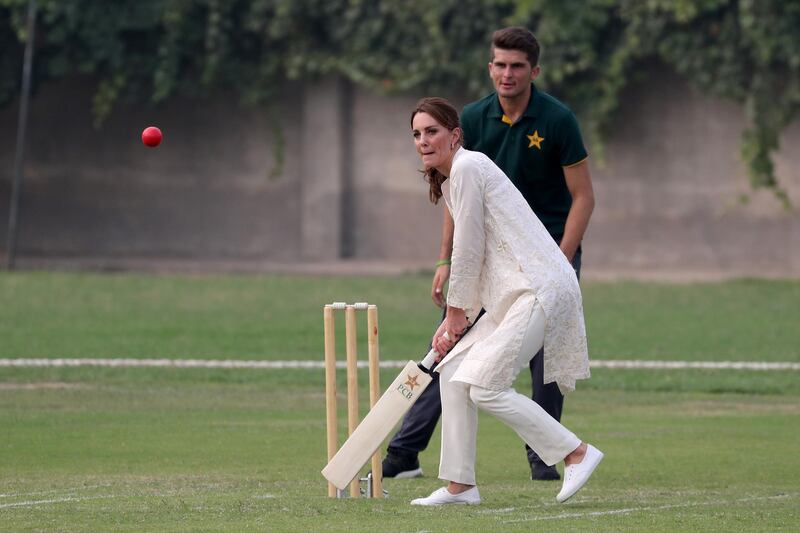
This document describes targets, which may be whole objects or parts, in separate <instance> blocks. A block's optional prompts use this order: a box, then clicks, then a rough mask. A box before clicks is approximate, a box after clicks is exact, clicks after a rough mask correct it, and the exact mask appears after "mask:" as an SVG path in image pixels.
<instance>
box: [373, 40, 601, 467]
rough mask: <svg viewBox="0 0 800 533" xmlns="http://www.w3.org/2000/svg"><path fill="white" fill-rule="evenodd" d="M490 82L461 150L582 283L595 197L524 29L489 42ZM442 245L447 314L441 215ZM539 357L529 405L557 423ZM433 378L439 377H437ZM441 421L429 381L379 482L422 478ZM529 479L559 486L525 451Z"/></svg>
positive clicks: (437, 292) (578, 146) (447, 222)
mask: <svg viewBox="0 0 800 533" xmlns="http://www.w3.org/2000/svg"><path fill="white" fill-rule="evenodd" d="M491 52H492V56H491V57H492V60H491V62H490V63H489V77H490V78H491V80H492V83H493V85H494V88H495V92H493V93H492V94H490V95H488V96H486V97H484V98H482V99H480V100H477V101H475V102H472V103H470V104H468V105H467V106H465V107H464V111H463V112H462V115H461V127H462V129H463V132H464V147H465V148H467V149H468V150H476V151H480V152H483V153H485V154H486V155H488V156H489V157H490V158H491V159H492V160H493V161H494V162H495V163H496V164H497V165H498V166H499V167H500V168H501V169H502V170H503V171H504V172H505V173H506V174H507V175H508V177H509V178H510V179H511V181H512V182H513V183H514V185H515V186H516V187H517V188H518V189H519V190H520V192H522V195H523V196H524V197H525V199H526V200H527V202H528V204H530V206H531V208H532V209H533V211H534V213H536V215H537V216H538V217H539V219H540V220H541V221H542V223H543V224H544V225H545V227H546V228H547V231H548V232H549V233H550V235H551V236H552V237H553V239H555V241H556V242H557V243H558V244H559V247H560V248H561V251H562V252H563V253H564V255H565V256H566V257H567V260H569V261H570V262H571V263H572V266H573V267H574V268H575V272H576V274H577V275H578V276H580V267H581V246H580V245H581V240H582V239H583V235H584V233H585V232H586V228H587V226H588V225H589V218H590V217H591V214H592V210H593V209H594V192H593V189H592V181H591V176H590V173H589V165H588V163H587V158H588V155H587V153H586V149H585V147H584V145H583V140H582V138H581V133H580V129H579V127H578V123H577V120H576V119H575V116H574V115H573V114H572V112H571V111H570V110H569V109H568V108H567V107H566V106H565V105H564V104H562V103H561V102H559V101H558V100H556V99H555V98H553V97H552V96H550V95H548V94H546V93H543V92H541V91H539V90H538V89H537V88H536V86H535V85H534V83H533V82H534V80H535V79H536V78H537V77H538V76H539V74H540V73H541V67H540V66H539V43H538V42H537V40H536V38H535V37H534V35H533V34H532V33H531V32H530V31H529V30H527V29H526V28H520V27H512V28H504V29H502V30H498V31H496V32H495V33H494V35H492V47H491ZM443 210H444V221H443V229H442V241H441V247H440V252H439V261H438V262H437V264H436V265H437V269H436V274H435V275H434V278H433V286H432V288H431V297H432V298H433V301H434V302H435V303H436V305H438V306H439V307H442V308H445V307H446V306H445V300H444V295H443V292H442V290H443V287H444V284H445V283H446V282H447V280H448V278H449V276H450V267H449V259H450V255H451V253H452V248H453V219H452V218H451V217H450V213H449V212H448V210H447V208H446V207H445V208H444V209H443ZM543 369H544V355H543V351H539V353H537V354H536V356H535V357H533V359H532V360H531V363H530V370H531V379H532V382H533V396H532V398H533V400H534V401H535V402H536V403H538V404H539V405H540V406H541V407H542V408H543V409H544V410H545V411H547V413H548V414H549V415H550V416H552V417H553V418H555V419H556V420H558V421H561V411H562V407H563V403H564V396H563V395H562V394H561V392H560V391H559V389H558V386H557V385H556V384H555V383H548V384H545V383H543V381H544V380H543ZM435 375H436V376H438V374H435ZM440 415H441V401H440V398H439V382H438V379H437V380H434V381H433V382H432V383H431V384H430V385H429V386H428V388H427V389H426V390H425V392H424V393H423V394H422V396H420V398H419V399H418V400H417V402H416V403H415V404H414V406H413V407H412V409H411V410H410V411H409V412H408V414H407V415H406V417H405V419H404V420H403V424H402V426H401V428H400V430H399V431H398V433H397V434H396V435H395V436H394V437H393V438H392V440H391V442H390V443H389V449H388V454H387V456H386V458H385V459H384V461H383V475H384V477H396V478H404V477H416V476H419V475H421V474H422V470H421V469H420V468H419V460H418V457H417V455H418V453H419V452H421V451H422V450H424V449H425V448H426V447H427V445H428V442H429V441H430V438H431V436H432V435H433V431H434V429H435V427H436V423H437V422H438V420H439V416H440ZM526 449H527V453H528V462H529V463H530V467H531V479H537V480H557V479H560V476H559V474H558V471H557V470H556V468H555V467H554V466H547V465H546V464H544V462H542V461H541V459H539V457H538V456H537V455H536V453H534V451H533V450H531V449H530V448H529V447H527V446H526Z"/></svg>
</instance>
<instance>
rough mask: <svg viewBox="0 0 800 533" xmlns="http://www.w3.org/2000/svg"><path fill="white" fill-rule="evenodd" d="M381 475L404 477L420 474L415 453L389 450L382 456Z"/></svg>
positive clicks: (396, 477) (418, 475)
mask: <svg viewBox="0 0 800 533" xmlns="http://www.w3.org/2000/svg"><path fill="white" fill-rule="evenodd" d="M381 464H382V466H383V477H385V478H386V477H391V478H395V479H405V478H412V477H420V476H422V469H421V468H420V467H419V459H418V458H417V455H416V454H400V453H396V452H389V453H388V454H387V455H386V457H384V458H383V462H382V463H381Z"/></svg>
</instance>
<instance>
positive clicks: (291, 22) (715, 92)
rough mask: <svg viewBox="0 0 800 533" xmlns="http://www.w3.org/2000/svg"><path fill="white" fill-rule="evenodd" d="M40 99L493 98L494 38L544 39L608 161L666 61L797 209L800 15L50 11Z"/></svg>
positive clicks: (18, 54)
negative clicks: (790, 159)
mask: <svg viewBox="0 0 800 533" xmlns="http://www.w3.org/2000/svg"><path fill="white" fill-rule="evenodd" d="M27 3H28V0H0V65H2V70H1V71H0V104H7V103H9V102H10V101H12V100H13V99H14V98H15V97H16V95H17V94H18V91H19V72H20V70H21V61H22V48H23V44H24V40H25V31H24V28H25V14H26V9H27ZM39 13H40V16H39V20H38V24H39V29H38V30H37V42H36V62H35V65H34V67H35V73H34V74H35V79H34V81H35V87H39V86H41V85H42V84H44V83H47V82H48V81H50V80H55V79H58V78H62V77H66V76H75V75H90V76H92V77H94V78H95V79H96V80H97V89H96V93H95V96H94V103H93V113H94V117H95V120H96V122H97V123H98V124H99V123H101V122H102V121H103V120H104V119H105V118H106V117H107V116H108V114H109V113H111V111H112V110H113V108H114V106H115V105H116V103H117V102H119V101H137V102H147V101H149V102H153V103H156V102H161V101H164V100H166V99H168V98H171V97H173V96H176V95H182V96H190V97H198V96H204V95H207V94H210V93H212V92H214V91H220V90H222V91H228V92H232V93H234V94H237V95H238V96H239V97H240V98H241V100H242V102H243V103H245V104H247V105H256V106H259V105H267V104H268V103H269V102H271V101H272V99H274V98H275V97H276V95H278V94H280V90H281V88H282V86H283V85H284V84H285V83H286V82H287V81H288V80H309V79H313V78H315V77H317V76H321V75H325V74H339V75H342V76H344V77H346V78H347V79H349V80H350V81H351V82H353V83H354V84H356V85H359V86H362V87H365V88H368V89H370V90H374V91H380V92H384V93H397V92H407V91H414V92H417V93H419V94H423V93H439V94H442V93H444V94H461V95H465V96H468V97H475V96H479V95H481V94H483V93H485V92H486V91H487V90H489V89H490V86H489V83H488V77H487V76H486V70H485V69H484V68H483V67H482V66H483V65H485V64H486V63H487V61H488V57H489V56H488V39H489V36H490V35H491V32H492V31H493V30H495V29H497V28H499V27H502V26H505V25H509V24H520V25H525V26H527V27H529V28H531V29H532V30H533V31H534V32H535V33H536V34H537V36H538V37H539V39H540V41H541V42H542V45H543V49H544V56H543V62H544V68H545V70H544V75H543V77H542V78H541V80H542V83H543V84H545V85H546V87H547V89H548V90H549V91H551V92H553V93H554V94H556V95H558V96H559V97H560V98H562V99H563V100H565V101H566V102H569V104H570V105H571V106H572V107H574V108H575V109H576V111H577V112H578V113H579V114H580V115H581V117H582V121H583V123H584V127H585V129H587V132H588V133H589V135H590V137H591V138H592V144H593V148H594V151H598V148H600V147H601V144H600V143H599V139H601V138H602V136H601V133H602V132H603V131H604V129H605V128H607V127H608V126H609V125H610V124H611V122H612V120H613V118H614V115H615V112H616V111H617V108H618V107H619V103H620V97H621V96H620V95H621V93H622V91H623V89H625V87H627V86H628V85H630V84H631V83H632V82H633V81H635V80H636V76H637V75H638V72H639V71H640V70H641V67H642V65H644V64H645V63H646V62H648V61H652V60H657V61H660V62H661V63H663V64H665V65H667V66H669V67H671V68H673V69H674V70H675V71H676V72H677V73H679V74H680V75H681V76H683V77H684V78H685V79H687V80H688V81H689V82H690V83H691V84H692V85H693V86H695V87H697V88H698V89H700V90H701V91H703V92H704V93H706V94H709V95H711V96H714V97H719V98H724V99H728V100H732V101H734V102H738V103H739V104H741V105H742V106H743V109H744V110H745V117H746V120H747V126H746V128H745V131H744V132H743V134H742V141H741V157H742V159H743V161H744V162H745V163H746V165H747V168H748V173H749V177H750V183H751V185H752V187H753V188H754V189H758V188H765V189H768V190H772V191H773V192H774V193H775V194H776V196H777V197H778V198H780V199H781V200H782V201H783V202H784V204H785V205H787V206H788V196H787V195H786V193H785V191H784V190H783V189H782V188H781V186H780V183H779V182H778V179H777V177H776V176H775V169H774V165H773V162H772V156H773V154H774V153H775V151H776V150H777V149H778V148H779V141H780V135H781V132H782V131H783V130H784V129H785V128H786V126H787V125H788V124H789V123H791V121H792V120H794V119H795V118H796V116H797V113H798V109H800V38H798V34H797V28H798V27H800V2H795V1H792V2H786V1H782V0H646V1H645V0H418V1H416V2H396V1H394V0H137V1H136V2H130V1H128V0H104V1H102V2H98V1H96V0H39Z"/></svg>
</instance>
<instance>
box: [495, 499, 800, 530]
mask: <svg viewBox="0 0 800 533" xmlns="http://www.w3.org/2000/svg"><path fill="white" fill-rule="evenodd" d="M796 496H797V495H796V494H779V495H776V496H755V497H752V498H741V499H738V500H712V501H706V502H690V503H675V504H666V505H655V506H645V507H627V508H624V509H612V510H610V511H588V512H585V513H560V514H555V515H545V516H531V517H528V518H519V519H513V520H503V523H504V524H517V523H521V522H538V521H540V520H563V519H565V518H588V517H596V516H610V515H619V514H631V513H640V512H643V511H661V510H665V509H676V508H678V509H679V508H685V507H702V506H707V505H731V504H736V503H747V502H754V501H763V500H783V499H791V498H795V497H796Z"/></svg>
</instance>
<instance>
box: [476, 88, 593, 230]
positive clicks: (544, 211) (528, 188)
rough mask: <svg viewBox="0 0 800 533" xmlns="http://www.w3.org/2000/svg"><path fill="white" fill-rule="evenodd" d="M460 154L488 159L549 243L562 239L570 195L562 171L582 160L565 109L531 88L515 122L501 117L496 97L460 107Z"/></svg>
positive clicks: (576, 132) (578, 137)
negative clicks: (515, 191) (508, 181)
mask: <svg viewBox="0 0 800 533" xmlns="http://www.w3.org/2000/svg"><path fill="white" fill-rule="evenodd" d="M461 126H462V128H463V130H464V148H466V149H468V150H475V151H478V152H483V153H484V154H486V155H488V156H489V157H490V158H491V159H492V161H494V162H495V163H496V164H497V166H499V167H500V168H501V169H502V170H503V172H505V173H506V175H508V177H509V178H510V179H511V181H512V182H513V183H514V185H516V187H517V189H519V190H520V192H521V193H522V195H523V196H524V197H525V199H526V200H527V201H528V203H529V204H530V206H531V208H532V209H533V212H534V213H536V216H538V217H539V220H541V221H542V223H543V224H544V225H545V227H546V228H547V231H549V232H550V234H551V235H552V236H553V237H556V238H561V236H562V235H564V225H565V224H566V221H567V214H568V213H569V209H570V207H571V206H572V195H571V194H570V193H569V189H567V183H566V181H565V180H564V167H569V166H572V165H577V164H578V163H581V162H582V161H584V160H585V159H586V157H587V153H586V148H585V147H584V145H583V139H582V137H581V131H580V127H579V126H578V121H577V119H576V118H575V115H574V114H573V113H572V111H570V109H569V108H568V107H567V106H565V105H564V104H562V103H561V102H559V101H558V100H556V99H555V98H553V97H552V96H550V95H549V94H547V93H543V92H541V91H539V90H537V89H536V87H535V86H534V85H533V84H531V99H530V102H529V103H528V108H527V109H526V110H525V112H524V113H523V114H522V116H521V117H520V118H519V120H517V122H516V123H514V124H511V121H510V120H509V119H508V117H506V116H505V115H504V114H503V108H502V107H500V101H499V100H498V99H497V93H492V94H490V95H489V96H486V97H485V98H481V99H480V100H477V101H475V102H472V103H471V104H467V105H466V106H465V107H464V111H463V112H462V113H461Z"/></svg>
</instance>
